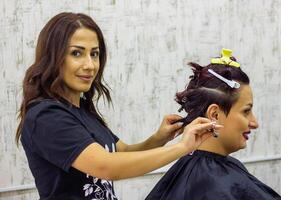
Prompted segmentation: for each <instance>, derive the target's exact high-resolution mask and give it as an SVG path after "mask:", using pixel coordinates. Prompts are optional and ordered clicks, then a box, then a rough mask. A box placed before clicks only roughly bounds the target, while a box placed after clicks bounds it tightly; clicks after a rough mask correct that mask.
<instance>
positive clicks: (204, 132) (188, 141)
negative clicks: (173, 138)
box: [179, 117, 223, 152]
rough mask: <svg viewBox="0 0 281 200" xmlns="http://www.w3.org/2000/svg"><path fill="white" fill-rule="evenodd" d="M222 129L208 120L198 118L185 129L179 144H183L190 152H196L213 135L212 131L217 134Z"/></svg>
mask: <svg viewBox="0 0 281 200" xmlns="http://www.w3.org/2000/svg"><path fill="white" fill-rule="evenodd" d="M222 127H223V126H222V125H217V124H215V122H212V121H211V120H209V119H208V118H203V117H198V118H196V119H195V120H193V121H192V122H191V123H190V124H188V125H187V126H186V127H185V128H184V130H183V133H182V139H181V141H180V143H179V144H183V145H184V146H185V147H186V148H187V149H188V151H189V152H190V151H194V150H196V149H197V148H198V147H199V146H200V144H202V142H203V141H205V140H206V139H207V138H209V137H211V136H212V135H213V133H212V132H211V131H215V132H216V131H218V130H219V129H221V128H222Z"/></svg>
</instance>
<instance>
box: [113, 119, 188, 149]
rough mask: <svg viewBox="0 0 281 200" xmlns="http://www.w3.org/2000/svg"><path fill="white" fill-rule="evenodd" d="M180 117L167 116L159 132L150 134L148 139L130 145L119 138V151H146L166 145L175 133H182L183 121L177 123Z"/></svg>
mask: <svg viewBox="0 0 281 200" xmlns="http://www.w3.org/2000/svg"><path fill="white" fill-rule="evenodd" d="M180 119H181V117H180V116H179V115H167V116H165V117H164V119H163V121H162V123H161V125H160V127H159V129H158V130H157V132H156V133H154V134H153V135H152V136H150V137H149V138H148V139H146V140H145V141H143V142H141V143H138V144H132V145H128V144H126V143H124V142H123V141H122V140H119V141H118V142H117V144H116V146H117V151H118V152H130V151H144V150H149V149H153V148H156V147H161V146H163V145H165V144H166V143H167V142H169V141H170V140H172V139H174V137H175V135H179V134H181V133H182V131H183V129H182V123H181V122H179V123H175V122H176V121H178V120H180Z"/></svg>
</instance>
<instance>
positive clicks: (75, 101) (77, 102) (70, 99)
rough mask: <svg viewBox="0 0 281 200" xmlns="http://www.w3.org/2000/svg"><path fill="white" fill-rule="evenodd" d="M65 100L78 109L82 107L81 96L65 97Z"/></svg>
mask: <svg viewBox="0 0 281 200" xmlns="http://www.w3.org/2000/svg"><path fill="white" fill-rule="evenodd" d="M62 97H63V98H64V99H65V100H67V101H68V102H69V103H71V104H72V105H74V106H76V107H78V108H79V107H80V94H77V95H67V94H66V95H63V96H62Z"/></svg>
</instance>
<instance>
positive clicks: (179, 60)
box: [0, 0, 281, 200]
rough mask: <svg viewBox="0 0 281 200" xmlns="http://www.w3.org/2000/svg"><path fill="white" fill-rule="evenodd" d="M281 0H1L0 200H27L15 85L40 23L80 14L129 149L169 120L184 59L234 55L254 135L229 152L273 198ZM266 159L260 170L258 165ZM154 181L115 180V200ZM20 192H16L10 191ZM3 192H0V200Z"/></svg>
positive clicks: (277, 167) (280, 186)
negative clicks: (102, 44) (96, 45)
mask: <svg viewBox="0 0 281 200" xmlns="http://www.w3.org/2000/svg"><path fill="white" fill-rule="evenodd" d="M280 9H281V2H280V1H278V0H258V1H257V0H247V1H246V0H238V1H230V0H212V1H207V0H189V1H186V0H165V1H164V0H163V1H152V0H134V1H132V0H123V1H119V0H85V1H73V0H60V1H57V0H48V1H44V0H24V1H23V0H1V2H0V29H1V32H0V144H1V145H0V199H26V200H29V199H36V198H38V196H37V193H36V191H35V190H22V191H12V190H14V189H16V188H23V186H26V188H29V187H32V184H33V178H32V176H31V174H30V171H29V169H28V165H27V162H26V158H25V156H24V153H23V151H22V147H20V148H19V149H17V147H16V145H15V143H14V135H15V129H16V125H17V120H16V111H17V109H18V108H19V105H20V101H21V82H22V78H23V75H24V72H25V70H26V69H27V67H28V66H29V65H30V64H31V63H32V61H33V58H34V48H35V45H36V39H37V36H38V34H39V32H40V30H41V29H42V27H43V25H44V24H45V23H46V22H47V21H48V20H49V19H50V18H51V17H52V16H53V15H55V14H57V13H59V12H62V11H73V12H84V13H86V14H89V15H90V16H92V17H93V18H94V19H95V20H96V21H97V22H98V24H99V25H100V26H101V28H102V30H103V32H104V34H105V38H106V43H107V46H108V50H109V59H108V63H107V68H106V70H105V71H106V72H105V79H106V80H107V82H108V84H109V85H110V86H111V88H112V96H113V100H114V109H112V108H110V109H108V108H103V113H105V115H106V117H107V119H108V122H109V124H110V126H111V128H112V130H113V131H114V132H115V133H116V134H117V135H118V136H119V137H120V138H122V140H124V141H125V142H128V143H133V142H137V141H140V140H142V139H144V138H146V137H148V136H149V135H150V133H152V132H153V131H155V130H156V127H157V126H158V125H159V123H160V121H161V118H162V116H163V115H165V114H168V113H176V112H177V109H178V105H177V104H176V103H175V102H174V100H173V99H174V94H175V92H176V91H178V90H182V89H183V87H184V85H185V83H186V81H187V77H188V75H189V74H190V71H189V70H188V69H187V68H186V67H184V65H183V63H184V59H186V60H188V61H195V62H199V63H201V64H208V63H209V60H210V58H211V57H214V56H218V55H219V51H220V49H221V48H222V47H227V48H230V49H233V50H234V55H235V56H236V57H237V58H238V59H239V61H240V63H241V64H242V68H243V69H244V70H245V71H246V72H247V73H248V74H249V76H250V78H251V84H252V87H253V90H254V95H255V96H254V104H255V106H254V111H255V113H256V116H257V118H258V120H259V122H260V128H259V129H258V130H257V131H254V134H253V135H252V136H251V139H250V140H249V143H248V148H247V149H246V150H242V151H240V152H238V153H235V156H236V157H238V158H241V159H242V160H246V161H247V160H248V161H249V159H250V160H251V159H254V162H251V163H249V164H246V166H247V167H248V169H249V170H250V171H251V172H252V173H253V174H254V175H255V176H257V177H258V178H259V179H261V180H262V181H264V182H265V183H266V184H268V185H270V186H271V187H272V188H274V189H275V190H276V191H277V192H279V193H281V180H280V179H281V173H280V171H281V160H280V156H281V148H280V142H281V137H280V130H281V126H280V119H281V103H280V99H281V98H280V97H281V81H280V75H281V68H280V66H279V63H280V61H281V57H280V55H281V49H280V48H281V40H280V37H281V24H280V23H281V16H280V15H281V14H280ZM267 157H268V158H269V159H271V158H275V160H268V161H264V162H255V160H258V159H264V158H267ZM160 176H161V174H157V175H153V174H152V175H147V176H143V177H139V178H134V179H129V180H124V181H118V182H116V183H115V186H116V187H115V188H116V192H117V194H118V196H119V198H120V199H122V200H129V199H136V200H142V199H144V197H145V196H146V194H147V193H148V192H149V191H150V190H151V189H152V187H153V186H154V185H155V183H156V182H157V181H158V180H159V178H160ZM17 186H19V187H17ZM4 191H7V192H4Z"/></svg>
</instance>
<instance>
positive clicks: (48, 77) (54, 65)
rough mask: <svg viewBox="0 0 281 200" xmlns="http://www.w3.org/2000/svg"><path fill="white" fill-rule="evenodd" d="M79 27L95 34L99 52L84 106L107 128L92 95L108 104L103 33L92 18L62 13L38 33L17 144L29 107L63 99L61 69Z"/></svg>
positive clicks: (20, 116)
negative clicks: (97, 69) (45, 101)
mask: <svg viewBox="0 0 281 200" xmlns="http://www.w3.org/2000/svg"><path fill="white" fill-rule="evenodd" d="M82 27H85V28H88V29H90V30H93V31H94V32H96V34H97V36H98V41H99V49H100V58H99V59H100V68H99V71H98V74H97V76H96V78H95V80H94V81H93V84H92V85H91V88H90V90H89V91H87V92H85V93H84V97H85V106H86V108H87V109H88V110H89V111H90V112H92V113H93V114H95V115H96V116H97V118H98V119H99V121H101V123H102V124H104V125H106V124H105V122H104V120H103V118H102V116H101V114H100V113H99V112H97V109H96V108H95V106H94V103H93V97H94V96H95V98H97V101H98V100H99V98H100V97H101V96H105V98H106V100H107V101H108V103H110V102H111V97H110V92H109V89H108V88H107V87H106V84H105V83H103V82H104V80H103V71H104V67H105V63H106V57H107V54H106V47H105V42H104V38H103V34H102V32H101V30H100V28H99V27H98V25H97V24H96V23H95V22H94V21H93V19H92V18H91V17H89V16H87V15H85V14H81V13H78V14H75V13H65V12H64V13H60V14H58V15H56V16H54V17H53V18H52V19H50V21H49V22H48V23H47V24H46V25H45V26H44V28H43V29H42V31H41V32H40V35H39V38H38V42H37V46H36V55H35V62H34V63H33V64H32V65H31V66H30V67H29V68H28V69H27V71H26V73H25V77H24V80H23V100H22V103H21V107H20V110H19V116H18V117H19V119H20V123H19V125H18V128H17V132H16V137H15V140H16V143H17V144H18V143H19V139H20V136H21V132H22V127H23V122H24V119H25V115H26V112H27V109H28V106H29V105H30V104H31V103H33V102H36V101H39V100H42V99H47V98H48V99H49V98H52V99H57V100H60V99H61V98H62V94H64V89H63V88H64V87H63V85H64V83H63V79H62V70H61V69H62V65H63V63H64V59H65V55H66V50H67V45H68V42H69V40H70V38H71V36H72V35H73V34H74V32H75V31H76V30H77V29H79V28H82Z"/></svg>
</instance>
